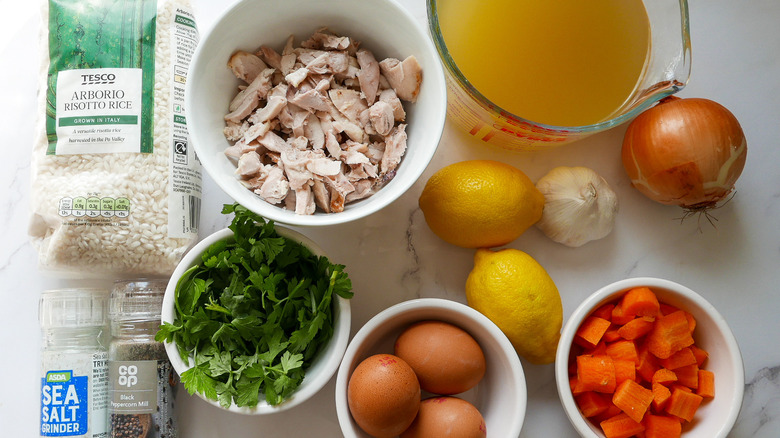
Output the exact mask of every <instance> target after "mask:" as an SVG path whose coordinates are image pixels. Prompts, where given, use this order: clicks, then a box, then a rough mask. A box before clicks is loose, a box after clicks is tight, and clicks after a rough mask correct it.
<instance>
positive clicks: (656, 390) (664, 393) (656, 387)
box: [653, 383, 672, 412]
mask: <svg viewBox="0 0 780 438" xmlns="http://www.w3.org/2000/svg"><path fill="white" fill-rule="evenodd" d="M671 396H672V391H670V390H669V388H667V387H666V386H664V385H661V384H660V383H653V409H655V412H661V411H663V409H664V408H665V407H666V403H667V402H668V401H669V398H670V397H671Z"/></svg>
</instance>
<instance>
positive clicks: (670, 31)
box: [427, 0, 691, 150]
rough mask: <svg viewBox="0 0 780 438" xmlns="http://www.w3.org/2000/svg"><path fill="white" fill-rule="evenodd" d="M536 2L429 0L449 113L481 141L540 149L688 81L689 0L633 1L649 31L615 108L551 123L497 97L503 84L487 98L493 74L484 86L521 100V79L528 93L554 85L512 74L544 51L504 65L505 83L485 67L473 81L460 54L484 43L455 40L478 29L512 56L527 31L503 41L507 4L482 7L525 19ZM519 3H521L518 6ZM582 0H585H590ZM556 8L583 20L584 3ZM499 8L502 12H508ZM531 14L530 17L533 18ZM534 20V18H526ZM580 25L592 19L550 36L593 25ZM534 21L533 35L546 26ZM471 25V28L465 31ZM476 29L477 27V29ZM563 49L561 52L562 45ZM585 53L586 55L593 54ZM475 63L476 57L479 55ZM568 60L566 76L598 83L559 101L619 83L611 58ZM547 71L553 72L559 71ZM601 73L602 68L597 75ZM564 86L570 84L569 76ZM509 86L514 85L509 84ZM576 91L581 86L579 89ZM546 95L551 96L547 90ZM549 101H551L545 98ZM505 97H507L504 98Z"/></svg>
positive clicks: (605, 124)
mask: <svg viewBox="0 0 780 438" xmlns="http://www.w3.org/2000/svg"><path fill="white" fill-rule="evenodd" d="M542 1H543V0H522V1H520V0H511V1H501V0H427V10H428V24H429V28H430V32H431V35H432V37H433V41H434V45H435V46H436V49H437V50H438V52H439V55H440V57H441V59H442V62H443V64H444V66H445V72H446V76H447V88H448V116H449V118H450V119H451V120H452V121H453V122H455V124H457V125H459V126H460V127H461V128H463V129H464V130H465V131H466V132H468V133H469V134H471V135H472V136H474V137H476V138H478V139H480V140H482V141H484V142H486V143H490V144H494V145H497V146H501V147H504V148H507V149H515V150H538V149H544V148H548V147H551V146H554V145H560V144H565V143H570V142H572V141H576V140H579V139H582V138H585V137H587V136H589V135H592V134H595V133H598V132H601V131H604V130H606V129H609V128H612V127H614V126H617V125H619V124H621V123H623V122H625V121H627V120H630V119H632V118H633V117H635V116H636V115H637V114H639V113H640V112H642V111H643V110H645V109H647V108H648V107H650V106H652V105H653V104H654V103H655V102H657V101H658V100H660V99H662V98H663V97H665V96H668V95H670V94H674V93H676V92H678V91H679V90H681V89H682V88H683V87H684V86H685V84H686V83H687V81H688V77H689V75H690V59H691V46H690V34H689V25H688V5H687V0H652V1H649V0H644V1H642V0H635V1H634V2H635V3H636V4H638V7H639V8H640V9H641V10H642V14H646V23H647V27H648V30H647V32H646V34H647V37H646V40H645V45H644V46H643V47H642V49H643V50H644V49H645V48H646V53H644V52H643V53H641V56H642V58H641V59H640V63H639V64H638V68H637V74H636V76H634V77H633V78H635V79H636V80H635V81H632V82H630V83H629V88H627V89H626V94H625V95H622V96H621V98H620V100H618V101H616V102H617V103H616V105H615V107H610V111H609V112H608V113H605V116H603V117H601V118H599V119H596V120H593V121H588V122H586V123H571V124H568V123H555V122H549V121H545V120H541V119H535V117H534V116H533V115H531V114H533V113H534V111H527V108H526V110H519V111H516V112H513V109H512V107H511V106H510V105H505V104H499V103H497V102H498V101H501V100H502V99H503V98H504V96H502V95H501V91H499V93H498V95H497V94H496V93H495V92H494V93H493V94H492V96H493V97H492V100H491V98H488V97H486V95H490V94H489V93H485V92H484V91H485V90H486V89H488V88H490V87H488V86H485V84H486V82H485V80H487V81H496V83H495V84H492V83H489V82H488V83H489V85H499V86H501V87H504V89H506V90H507V94H510V92H512V91H519V92H520V93H521V95H520V97H519V99H523V96H522V93H523V91H522V90H520V85H522V86H525V87H529V86H530V87H531V88H526V89H528V90H532V91H533V92H534V93H535V92H537V91H538V92H540V93H542V94H541V95H542V96H543V95H544V94H543V93H547V92H554V91H560V90H555V89H553V88H552V87H549V86H547V88H545V87H546V85H545V84H544V83H543V82H536V81H525V82H520V81H522V80H515V77H514V74H515V73H517V77H518V78H522V77H524V74H525V73H527V72H526V71H521V70H522V69H526V68H527V69H530V68H532V67H537V66H538V65H541V64H544V63H545V59H548V58H547V56H546V55H548V54H547V53H544V54H543V55H545V56H538V52H537V55H534V56H533V57H526V58H524V59H522V60H521V62H520V63H519V64H517V66H516V68H515V70H512V71H510V72H509V76H505V79H504V80H505V82H506V83H505V84H504V83H502V82H501V76H500V75H499V74H497V73H496V72H494V71H491V70H488V71H485V72H481V73H480V74H482V73H484V74H483V77H482V82H481V83H479V79H480V78H479V77H478V76H477V75H476V74H474V73H475V70H473V68H472V69H471V70H469V69H470V68H471V66H469V65H468V62H469V61H470V60H468V59H465V58H463V56H464V55H463V53H468V54H469V56H471V54H472V53H475V50H471V49H477V50H479V49H480V48H484V47H485V44H483V45H482V46H479V45H478V44H477V45H476V46H474V47H470V48H469V50H468V51H464V50H465V49H463V48H462V47H458V46H456V45H457V44H462V43H463V41H464V39H465V40H466V41H468V42H469V43H471V42H472V40H471V39H469V38H471V37H472V36H474V35H476V36H477V37H479V38H478V39H481V40H482V41H483V42H484V43H486V44H490V43H494V44H496V45H500V49H501V51H502V53H503V52H506V55H507V56H510V57H511V56H515V57H518V58H519V57H520V56H522V55H520V54H521V53H533V51H532V50H529V47H528V46H530V45H532V44H535V43H534V42H533V41H532V40H533V38H529V39H528V40H523V39H520V38H515V39H514V40H509V41H508V40H507V39H506V38H503V37H502V35H503V36H505V35H507V33H506V32H504V33H502V32H501V31H500V29H499V26H501V21H503V24H504V25H505V26H510V27H511V26H515V23H513V22H512V21H511V20H512V19H511V18H506V17H510V16H511V11H508V12H507V11H504V10H496V11H494V12H492V14H493V15H492V16H491V15H489V14H487V15H486V14H482V12H484V11H483V9H484V8H487V7H491V6H493V7H496V8H500V7H502V6H503V7H505V8H506V9H510V8H519V9H518V10H520V8H521V10H522V13H523V14H526V15H525V16H524V18H525V17H531V16H532V14H533V13H534V12H535V11H534V8H532V7H530V6H534V5H535V4H536V2H542ZM521 3H522V5H524V6H522V5H521ZM556 3H558V2H549V3H548V4H556ZM582 3H583V4H586V3H589V2H582ZM571 4H576V3H571ZM601 4H602V7H606V6H604V5H609V4H610V1H609V0H605V1H602V2H601ZM612 4H613V5H621V7H622V6H623V5H625V3H614V1H613V2H612ZM453 10H456V11H457V14H455V15H459V18H458V20H459V22H458V23H457V24H454V23H453V22H448V21H447V20H453V18H452V17H453V12H452V11H453ZM505 12H506V14H505ZM559 12H562V13H560V14H559V15H561V16H565V15H569V16H574V17H576V19H577V20H580V21H583V20H584V19H583V18H581V16H580V15H578V14H582V13H583V12H584V10H580V11H573V10H572V11H569V10H563V11H559ZM609 12H610V13H613V14H614V13H619V14H621V13H623V12H622V11H620V12H615V11H611V10H610V11H609ZM540 13H541V12H540ZM544 13H546V14H548V15H549V14H550V12H549V11H544ZM502 14H504V15H506V17H505V16H504V15H502ZM485 17H488V18H490V20H491V21H489V22H484V21H483V22H481V23H480V22H478V21H479V20H480V19H484V18H485ZM564 18H565V17H564ZM530 19H531V20H535V18H530ZM548 19H550V20H551V21H549V23H551V24H550V25H549V26H548V27H549V28H553V27H555V26H566V25H565V24H561V23H566V21H565V19H561V17H559V16H555V15H553V16H550V17H548ZM541 20H542V19H540V22H541ZM526 24H527V23H526ZM532 24H536V23H533V22H532ZM577 24H579V23H577ZM522 25H523V24H521V23H518V24H517V26H522ZM586 25H591V27H590V28H589V27H587V26H586V27H583V28H582V29H583V30H582V33H580V34H577V33H575V32H573V31H572V32H571V33H570V35H564V36H563V37H561V36H560V35H557V36H556V37H555V38H558V39H561V38H581V37H582V35H585V36H589V35H590V31H591V30H592V29H596V28H597V27H596V26H595V25H592V24H590V23H586ZM540 26H541V27H540V28H539V29H540V32H537V33H533V34H532V37H536V36H537V34H539V35H543V33H544V31H546V30H547V28H545V27H544V26H546V25H545V24H541V25H540ZM453 29H454V30H453ZM626 29H628V30H631V29H630V28H623V29H622V30H618V31H617V32H618V33H616V34H613V35H611V36H607V37H611V38H612V39H611V40H610V41H623V40H624V39H625V38H627V37H628V35H625V38H624V34H623V33H620V32H625V31H626ZM568 30H569V29H568V28H562V29H558V30H557V31H559V32H565V31H568ZM469 32H472V33H471V34H470V35H469V34H468V33H469ZM474 32H482V33H481V34H479V33H477V34H475V33H474ZM509 32H514V29H510V30H509ZM467 35H469V36H467ZM456 37H457V38H456ZM605 38H606V37H605ZM459 39H460V40H459ZM537 41H538V40H537ZM447 43H452V45H451V46H450V47H449V48H448V46H447ZM579 43H580V41H579V40H571V44H572V46H575V45H576V44H579ZM561 44H564V45H565V44H568V42H567V41H566V40H563V42H562V43H561ZM524 46H525V47H524ZM564 48H567V47H564ZM487 52H489V50H487ZM561 53H566V52H565V51H562V52H561ZM570 53H571V52H570ZM592 54H593V52H588V53H584V55H586V56H591V55H592ZM459 56H460V57H459ZM475 56H479V55H475ZM555 56H557V57H558V58H561V57H562V56H563V55H560V54H558V53H555V54H554V57H555ZM456 59H458V62H461V64H458V63H457V62H456ZM594 59H595V57H594ZM589 60H590V61H592V59H589ZM478 62H482V60H480V61H478ZM484 63H485V66H484V68H485V69H490V68H492V67H494V65H495V64H496V59H495V57H492V58H487V57H486V59H484ZM480 65H481V64H480ZM571 65H572V71H571V72H569V74H570V75H572V76H571V78H572V79H574V80H576V79H578V77H577V76H576V75H577V74H578V72H581V73H582V74H585V73H589V74H592V76H593V77H594V78H595V80H596V85H595V86H594V87H591V89H590V90H589V91H590V92H591V96H593V97H592V98H590V99H588V98H582V99H580V100H577V99H578V98H576V96H577V95H576V94H572V96H571V97H575V98H574V99H571V100H570V102H573V103H568V104H566V103H563V104H561V107H565V106H567V105H568V106H570V107H574V106H579V105H586V104H589V103H593V102H597V101H599V100H606V99H607V95H608V94H609V93H608V92H612V91H613V90H612V89H611V88H610V87H616V86H617V85H616V82H615V81H614V80H610V79H609V78H610V76H609V74H612V77H613V78H614V77H615V74H616V70H615V71H613V70H612V69H614V68H615V66H614V65H613V64H612V63H610V64H604V65H600V64H599V65H596V66H595V68H594V67H590V68H588V69H587V70H583V69H584V67H582V66H578V65H577V64H576V61H572V64H571ZM577 68H579V70H577ZM466 72H468V73H466ZM552 73H558V71H556V72H552ZM599 75H603V78H602V77H601V76H599ZM526 77H527V76H526ZM602 79H603V80H602ZM621 79H623V78H621ZM630 79H632V78H629V80H630ZM478 84H479V85H478ZM567 85H570V84H568V83H567ZM511 87H514V88H517V89H516V90H513V89H512V88H511ZM488 91H490V90H488ZM574 91H575V92H579V91H580V90H574ZM561 92H563V91H561ZM550 96H554V94H553V93H550ZM625 96H627V97H625ZM551 99H554V98H553V97H551ZM531 100H532V99H531V98H530V93H529V99H528V102H523V103H524V104H527V105H532V104H531V103H529V102H530V101H531ZM550 102H557V101H556V100H551V101H550ZM504 103H506V100H505V99H504ZM598 103H601V102H598ZM612 108H614V110H612Z"/></svg>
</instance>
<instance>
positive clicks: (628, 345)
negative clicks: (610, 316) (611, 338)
mask: <svg viewBox="0 0 780 438" xmlns="http://www.w3.org/2000/svg"><path fill="white" fill-rule="evenodd" d="M607 356H609V357H611V358H612V360H630V361H632V362H634V364H637V363H639V355H638V354H637V351H636V344H634V341H627V340H620V341H616V342H613V343H611V344H609V345H607Z"/></svg>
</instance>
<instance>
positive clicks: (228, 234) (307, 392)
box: [162, 226, 352, 414]
mask: <svg viewBox="0 0 780 438" xmlns="http://www.w3.org/2000/svg"><path fill="white" fill-rule="evenodd" d="M276 231H277V232H278V233H279V235H281V236H284V237H287V238H289V239H292V240H294V241H297V242H299V243H301V244H303V245H304V246H305V247H306V248H308V249H309V250H310V251H311V252H312V253H313V254H314V255H319V256H324V255H325V254H324V253H323V251H322V249H321V248H320V247H319V246H317V244H316V243H314V242H313V241H312V240H310V239H309V238H307V237H306V236H304V235H303V234H300V233H298V232H296V231H293V230H290V229H287V228H282V227H279V226H276ZM232 238H233V231H232V230H230V229H227V228H225V229H222V230H220V231H217V232H216V233H214V234H212V235H210V236H207V237H206V238H205V239H203V240H201V241H200V242H198V243H197V244H196V245H195V246H194V247H193V248H192V249H191V250H190V251H189V252H187V254H185V255H184V258H182V260H181V262H180V263H179V265H178V266H177V267H176V269H175V270H174V271H173V274H172V275H171V278H170V281H169V282H168V287H167V288H166V289H165V296H164V297H163V304H162V322H171V323H172V322H173V321H174V318H175V316H174V301H175V295H176V283H177V282H178V281H179V278H181V275H182V274H183V273H184V272H185V271H186V270H187V269H189V268H190V267H192V266H195V265H196V264H198V263H200V256H201V254H202V253H203V251H205V250H206V248H208V247H209V246H210V245H211V244H212V243H214V242H217V241H219V240H225V239H232ZM332 303H333V312H334V315H333V337H332V338H331V340H330V341H329V342H328V345H327V346H326V347H325V348H324V349H323V350H322V351H320V353H319V354H318V356H317V358H316V359H315V360H314V361H313V362H312V364H311V366H310V367H309V369H308V370H306V375H305V377H304V378H303V381H302V382H301V385H300V386H299V387H298V389H297V390H296V391H295V392H294V393H293V394H292V395H291V396H290V397H289V398H288V399H287V400H285V401H284V402H282V403H281V404H278V405H275V406H272V405H269V404H268V403H267V402H266V401H265V399H264V398H262V397H260V401H259V402H258V404H257V406H256V407H252V408H249V407H238V406H236V405H235V404H234V405H231V406H230V407H229V408H228V409H227V410H228V411H231V412H236V413H239V414H273V413H275V412H281V411H284V410H287V409H290V408H292V407H294V406H297V405H299V404H301V403H303V402H304V401H306V400H308V399H309V398H311V397H312V396H313V395H314V394H316V393H317V391H319V390H320V389H322V387H323V386H325V384H326V383H328V381H329V380H330V379H331V377H333V374H334V373H335V372H336V369H337V368H338V366H339V364H340V363H341V358H342V357H343V355H344V351H345V350H346V349H347V344H348V342H349V330H350V324H351V320H352V319H351V318H352V317H351V312H350V303H349V300H347V299H344V298H342V297H340V296H334V299H333V301H332ZM165 351H166V353H167V354H168V358H169V359H170V361H171V364H172V365H173V368H174V369H175V370H176V372H177V373H178V374H179V375H181V373H183V372H184V371H186V370H188V369H189V368H191V366H190V365H189V364H188V363H185V362H184V361H183V360H182V359H181V356H179V351H178V349H177V347H176V343H175V342H172V343H165ZM198 396H199V397H201V398H202V399H203V400H205V401H207V402H208V403H210V404H212V405H214V406H217V407H219V408H222V406H220V404H219V403H218V402H216V401H214V400H209V399H207V398H205V397H204V396H202V395H201V394H200V393H198ZM223 409H224V408H223Z"/></svg>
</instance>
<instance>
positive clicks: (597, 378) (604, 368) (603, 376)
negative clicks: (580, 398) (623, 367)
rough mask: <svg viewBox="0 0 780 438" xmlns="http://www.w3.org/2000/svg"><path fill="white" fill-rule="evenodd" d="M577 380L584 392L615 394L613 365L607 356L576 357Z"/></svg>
mask: <svg viewBox="0 0 780 438" xmlns="http://www.w3.org/2000/svg"><path fill="white" fill-rule="evenodd" d="M577 380H579V382H580V384H581V385H582V388H583V390H585V391H596V392H604V393H612V392H615V386H616V383H615V365H614V364H613V362H612V358H611V357H609V356H586V355H583V356H577Z"/></svg>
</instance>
